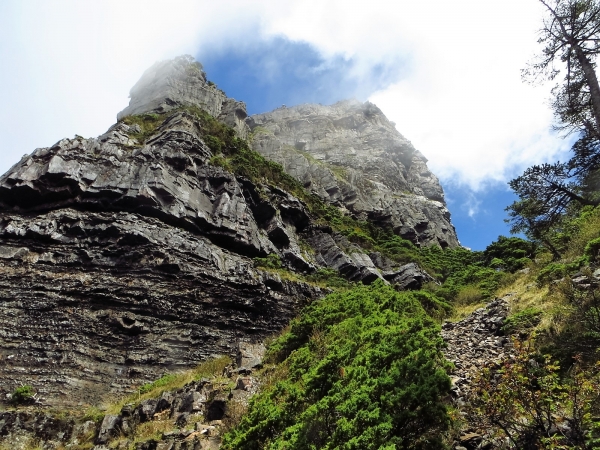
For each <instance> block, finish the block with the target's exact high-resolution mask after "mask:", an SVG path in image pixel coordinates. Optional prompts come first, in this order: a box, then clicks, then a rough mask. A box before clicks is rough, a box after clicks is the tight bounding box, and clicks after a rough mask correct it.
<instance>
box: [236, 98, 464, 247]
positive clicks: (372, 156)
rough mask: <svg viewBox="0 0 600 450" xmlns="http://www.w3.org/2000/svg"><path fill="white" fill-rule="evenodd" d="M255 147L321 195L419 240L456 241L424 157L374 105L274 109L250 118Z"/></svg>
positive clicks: (352, 102) (448, 243)
mask: <svg viewBox="0 0 600 450" xmlns="http://www.w3.org/2000/svg"><path fill="white" fill-rule="evenodd" d="M247 123H248V125H249V126H250V129H251V130H252V146H253V148H254V149H255V150H256V151H258V152H259V153H261V154H263V155H264V156H266V157H268V158H270V159H272V160H274V161H277V162H278V163H280V164H282V165H283V166H284V167H285V170H286V171H287V172H288V173H290V174H291V175H293V176H294V177H296V178H297V179H298V180H299V181H301V182H302V183H303V184H304V185H305V186H306V187H307V188H308V189H310V190H311V191H312V192H314V193H316V194H317V195H319V196H320V197H321V198H323V199H325V200H327V201H329V202H331V203H333V204H335V205H338V206H340V207H342V208H344V209H347V210H348V211H350V212H351V213H352V214H353V215H355V216H356V217H357V218H359V219H362V220H368V221H371V222H373V223H375V224H377V225H379V226H383V227H388V228H391V229H393V231H394V233H395V234H398V235H400V236H402V237H403V238H405V239H408V240H410V241H412V242H413V243H415V244H418V245H439V246H441V247H442V248H445V247H456V246H458V245H459V242H458V239H457V237H456V232H455V230H454V227H453V226H452V224H451V222H450V213H449V212H448V209H447V208H446V205H445V201H444V192H443V190H442V187H441V186H440V184H439V181H438V179H437V177H436V176H435V175H433V174H432V173H431V172H430V171H429V169H428V168H427V164H426V163H427V159H426V158H425V157H424V156H423V155H422V154H421V153H420V152H419V151H418V150H416V149H415V148H414V147H413V146H412V144H411V143H410V141H408V140H407V139H406V138H405V137H403V136H402V135H401V134H400V133H398V131H397V130H396V128H395V125H394V124H393V123H392V122H390V121H389V120H388V119H387V118H386V117H385V115H384V114H383V113H382V112H381V110H380V109H379V108H377V106H375V105H374V104H372V103H369V102H366V103H361V102H358V101H356V100H347V101H342V102H339V103H336V104H334V105H331V106H322V105H311V104H307V105H300V106H295V107H291V108H286V107H282V108H278V109H276V110H275V111H272V112H270V113H265V114H258V115H254V116H251V117H249V118H248V119H247Z"/></svg>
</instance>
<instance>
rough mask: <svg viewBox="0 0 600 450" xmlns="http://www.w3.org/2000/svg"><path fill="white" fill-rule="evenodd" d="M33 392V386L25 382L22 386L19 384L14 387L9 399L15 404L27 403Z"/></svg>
mask: <svg viewBox="0 0 600 450" xmlns="http://www.w3.org/2000/svg"><path fill="white" fill-rule="evenodd" d="M34 394H35V392H34V391H33V387H32V386H30V385H28V384H26V385H24V386H20V387H18V388H16V389H15V390H14V391H13V393H12V396H11V398H10V400H11V402H12V403H15V404H22V403H28V402H30V401H31V399H32V398H33V395H34Z"/></svg>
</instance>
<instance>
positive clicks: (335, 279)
mask: <svg viewBox="0 0 600 450" xmlns="http://www.w3.org/2000/svg"><path fill="white" fill-rule="evenodd" d="M306 280H307V281H310V282H312V283H317V284H323V285H325V286H327V287H330V288H349V287H350V286H351V285H352V284H351V283H350V282H349V281H348V280H346V279H345V278H343V277H341V276H340V273H339V272H338V271H337V270H334V269H326V268H324V269H319V270H317V271H316V272H315V273H312V274H310V275H307V276H306Z"/></svg>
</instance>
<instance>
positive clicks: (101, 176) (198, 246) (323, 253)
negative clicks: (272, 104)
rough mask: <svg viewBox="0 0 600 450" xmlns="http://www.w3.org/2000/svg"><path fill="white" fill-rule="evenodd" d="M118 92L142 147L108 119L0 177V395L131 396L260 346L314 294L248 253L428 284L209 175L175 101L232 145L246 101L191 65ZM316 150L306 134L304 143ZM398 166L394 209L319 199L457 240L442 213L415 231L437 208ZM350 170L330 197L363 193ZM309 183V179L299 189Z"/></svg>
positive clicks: (294, 207)
mask: <svg viewBox="0 0 600 450" xmlns="http://www.w3.org/2000/svg"><path fill="white" fill-rule="evenodd" d="M131 97H132V98H131V103H130V106H129V107H128V108H126V109H125V110H124V111H123V112H122V113H120V115H119V117H121V118H122V117H125V116H126V115H128V114H132V113H135V114H146V113H150V114H164V117H165V118H166V119H165V120H164V121H163V123H162V124H161V125H160V126H159V127H158V128H157V129H156V130H154V131H153V132H152V134H151V136H149V137H148V138H147V139H144V140H139V138H138V137H139V135H140V131H141V130H140V129H139V127H138V126H137V125H127V124H126V123H125V122H123V121H120V122H119V123H117V124H115V125H114V126H113V127H111V128H110V129H109V130H108V132H107V133H105V134H104V135H102V136H100V137H98V138H90V139H83V138H80V137H76V138H75V139H64V140H61V141H60V142H58V143H57V144H55V145H54V146H52V147H48V148H40V149H37V150H35V151H34V152H33V153H32V154H31V155H28V156H25V157H24V158H23V159H22V160H21V161H20V162H18V163H17V164H16V165H15V166H14V167H12V168H11V169H10V170H9V171H8V172H7V173H6V174H5V175H3V176H2V177H0V211H1V212H0V359H1V360H2V364H0V378H1V379H2V382H1V383H0V393H2V392H4V393H5V394H6V393H9V392H11V391H12V390H13V389H14V388H15V387H17V386H18V385H19V384H20V383H25V384H31V385H33V386H34V387H35V389H36V390H37V391H38V393H39V394H40V395H41V396H42V397H44V398H45V399H46V400H45V401H46V403H48V404H54V405H56V404H69V405H76V404H78V403H80V402H86V403H94V402H96V401H97V400H98V399H100V398H101V397H104V396H106V395H107V394H114V395H121V394H123V393H126V392H131V390H132V388H133V387H135V386H139V385H140V384H141V383H143V382H146V381H148V380H152V379H156V378H157V377H159V376H160V375H162V373H164V371H169V370H175V369H177V368H179V367H189V366H193V365H195V364H197V363H198V362H199V361H201V360H203V359H206V358H208V357H210V356H211V355H215V354H233V353H234V352H235V349H236V348H237V343H238V342H239V341H260V340H263V339H264V338H265V337H266V336H268V335H270V334H272V333H274V332H276V331H278V330H280V329H281V328H282V327H283V326H284V325H285V324H286V323H287V322H288V321H289V320H290V318H291V317H293V315H294V314H295V313H296V312H297V310H298V308H299V307H300V306H301V305H302V304H304V303H305V302H307V301H310V300H312V299H315V298H317V297H319V296H321V295H322V291H321V289H319V288H318V287H317V286H315V285H312V284H309V283H305V282H302V281H293V280H292V281H290V280H285V279H282V278H281V277H280V276H279V275H278V274H277V273H273V272H269V271H265V270H261V269H259V268H256V267H255V264H254V263H253V260H252V258H253V257H257V256H261V257H264V256H267V255H269V254H276V255H278V256H279V257H280V258H281V260H282V261H283V263H284V264H285V266H286V267H287V268H288V269H289V270H291V271H295V272H297V273H309V272H312V271H314V270H316V269H317V268H319V267H328V268H333V269H336V270H339V271H340V273H341V274H343V275H344V276H346V277H347V278H348V279H351V280H356V281H364V282H371V281H373V280H375V279H378V278H382V279H385V280H387V281H389V282H391V283H394V284H396V285H397V286H398V287H399V288H413V287H418V286H420V284H421V283H422V282H423V281H426V280H427V279H428V278H427V275H426V274H424V273H423V272H422V271H420V269H419V268H418V267H416V266H415V265H410V264H409V265H407V266H404V267H397V265H394V264H393V263H392V262H391V261H389V260H387V259H386V258H384V257H382V255H380V254H377V253H372V254H367V253H366V252H365V251H364V250H363V249H361V248H360V247H359V246H357V245H356V244H353V243H350V242H349V241H348V240H347V239H346V238H345V237H344V236H342V235H340V234H339V233H335V232H334V231H333V230H332V229H331V228H328V227H323V226H317V225H316V224H315V223H314V222H313V219H312V217H311V215H310V213H309V212H308V210H307V208H306V205H304V204H303V203H302V202H301V201H300V200H298V199H297V198H295V197H294V196H292V195H290V194H289V193H287V192H285V191H283V190H281V189H279V188H277V187H275V186H268V185H266V184H264V185H257V184H255V183H253V182H251V181H249V180H247V179H244V178H242V177H238V176H235V175H234V174H232V173H230V172H227V171H226V170H224V169H223V168H221V167H217V166H214V165H212V164H211V158H212V156H213V152H212V151H211V149H210V148H209V147H208V146H207V145H206V143H205V141H204V140H203V129H202V126H201V124H200V122H199V121H198V120H197V119H196V118H195V116H194V115H193V114H191V113H190V112H189V111H186V110H185V108H182V106H193V107H199V108H202V109H205V110H207V111H208V112H209V113H211V114H212V115H214V116H215V117H217V118H219V119H220V120H222V121H224V122H225V123H228V124H229V125H230V126H232V127H233V128H234V129H235V130H236V133H237V134H238V136H245V135H246V134H247V133H248V126H247V125H246V123H245V122H244V121H243V118H244V117H245V106H244V104H243V103H241V102H237V101H235V100H233V99H228V98H226V97H225V96H224V94H223V93H222V91H220V90H218V89H217V88H216V87H215V86H214V85H212V84H210V83H209V82H208V81H207V80H206V76H205V75H204V73H203V72H202V70H201V66H199V65H198V64H197V63H195V62H193V61H192V60H190V59H189V58H185V57H184V58H177V59H175V60H173V61H167V62H161V63H157V65H155V66H153V68H151V69H149V71H148V72H146V74H144V76H143V77H142V79H141V80H140V82H139V83H138V84H136V86H135V87H134V89H132V95H131ZM348 105H349V106H348V108H350V109H352V108H354V109H356V108H358V109H357V111H363V109H364V108H365V106H364V105H363V106H361V105H357V104H355V103H349V104H348ZM367 106H368V105H367ZM368 107H369V108H371V107H370V106H368ZM331 108H334V109H335V108H339V107H331ZM344 108H346V107H344ZM361 108H363V109H361ZM354 109H352V110H354ZM240 111H241V112H240ZM357 114H359V113H357ZM360 114H362V115H363V116H364V114H363V112H360ZM380 116H381V117H380ZM374 117H378V118H377V121H383V120H384V118H382V117H383V116H382V115H379V113H376V114H374ZM357 120H358V119H357ZM386 120H387V119H386ZM263 122H264V125H265V128H267V127H271V126H274V125H273V123H274V122H269V121H268V120H267V119H264V120H263ZM267 122H268V123H267ZM257 123H258V119H257V118H256V117H255V118H254V119H253V120H252V121H250V124H251V125H252V127H253V128H254V131H255V133H254V143H255V146H256V148H258V147H259V144H260V142H263V143H264V144H265V145H264V147H265V148H267V147H268V145H271V144H268V143H269V142H272V143H273V142H275V141H274V140H273V139H272V138H271V137H270V134H268V133H264V136H263V138H261V136H262V135H261V133H257V132H256V131H258V130H257V126H258V125H257ZM373 123H374V122H373ZM382 123H383V122H382ZM369 124H371V122H369ZM357 126H359V125H357ZM386 126H387V125H386ZM390 126H391V125H390ZM368 127H371V125H368V126H367V128H368ZM347 128H348V127H346V128H344V129H347ZM371 128H372V127H371ZM388 128H389V126H388ZM386 130H387V131H385V133H388V132H389V130H388V129H387V128H386ZM372 134H373V136H374V137H373V139H374V140H373V141H372V143H371V144H370V145H371V146H375V145H376V136H375V135H376V133H375V130H374V129H372ZM136 136H138V137H136ZM269 139H270V140H269ZM348 139H349V138H348ZM382 139H383V142H387V141H388V140H389V139H388V138H387V137H384V138H382ZM403 142H404V141H403ZM267 144H268V145H267ZM405 144H406V145H407V146H409V144H407V143H405ZM273 145H275V144H273ZM382 145H383V144H382ZM386 145H387V144H386ZM317 147H318V139H316V138H315V140H314V141H311V144H310V145H308V144H307V148H309V149H311V148H317ZM355 147H358V144H356V145H355ZM407 148H409V150H410V149H412V147H410V146H409V147H407ZM386 149H387V147H386ZM409 150H406V152H408V153H406V152H405V153H406V154H409V153H410V152H412V150H410V151H409ZM261 151H262V150H261ZM361 152H362V153H361V154H364V155H363V156H364V158H366V159H365V161H366V160H368V155H367V153H368V152H367V150H366V149H363V150H361ZM389 152H390V150H389V149H387V150H382V151H381V152H380V153H381V154H386V155H387V154H388V153H389ZM357 153H358V151H357ZM401 153H402V152H400V153H398V154H399V155H400V154H401ZM402 154H404V153H402ZM410 154H411V155H412V156H411V158H412V159H411V161H413V163H412V165H410V167H421V168H422V170H421V172H420V173H422V174H425V173H426V172H425V169H423V167H424V160H423V159H422V157H421V156H419V154H418V153H416V151H415V152H412V153H410ZM337 155H338V157H339V158H341V153H339V151H338V153H337ZM363 156H361V157H360V158H363ZM398 157H400V156H398ZM364 158H363V159H364ZM378 158H383V156H381V157H378ZM386 158H387V156H386ZM384 159H385V158H384ZM340 162H341V159H340ZM381 162H382V161H381V160H380V159H376V160H375V161H374V164H381ZM361 164H362V163H361ZM402 164H404V163H402ZM314 167H316V165H314ZM397 167H400V166H399V165H397ZM405 167H409V166H407V165H405ZM327 170H330V169H327ZM407 170H408V172H406V173H407V174H408V175H406V176H405V177H404V181H402V180H400V181H399V182H398V183H399V184H398V185H397V186H396V185H393V186H392V187H390V186H391V185H390V183H391V182H390V181H386V182H387V183H388V185H390V186H388V185H385V186H386V187H385V188H383V187H382V188H381V192H382V196H383V197H382V201H381V202H380V203H378V204H379V205H388V206H389V204H392V205H396V206H394V208H396V209H393V210H392V209H390V210H385V208H384V206H381V208H380V207H379V206H378V207H373V208H372V209H371V210H369V208H368V205H369V204H370V203H369V202H370V199H372V198H374V197H368V196H367V195H366V194H365V193H364V192H366V191H360V190H356V201H355V202H354V203H351V202H350V201H349V200H348V198H350V197H351V196H350V197H348V196H346V197H344V198H342V197H340V198H338V197H336V196H335V195H334V194H333V192H334V191H333V190H331V189H330V191H331V193H328V194H327V195H328V196H329V200H331V201H332V202H334V203H336V204H337V205H339V206H344V207H346V208H347V209H349V210H351V211H352V212H353V213H355V214H357V215H360V214H363V213H364V214H366V218H369V219H371V220H374V218H376V217H378V221H379V222H380V223H387V222H385V220H384V219H383V217H384V216H385V215H386V214H387V215H388V216H389V220H388V219H386V220H388V222H389V223H390V224H392V225H394V224H395V223H396V222H394V221H398V220H399V221H403V222H402V223H403V224H404V225H403V226H408V227H409V228H410V227H412V228H411V229H412V230H414V231H415V232H416V233H417V234H416V235H415V240H416V241H417V242H420V243H435V242H439V243H440V245H443V246H446V245H450V246H452V245H456V243H457V241H456V239H455V235H454V230H453V228H452V226H451V224H450V223H449V222H448V221H447V220H446V219H444V220H442V221H441V222H439V224H437V225H431V224H430V223H429V222H428V221H427V220H429V219H428V216H426V213H425V211H426V207H427V208H432V209H431V210H432V211H437V212H438V213H440V214H442V215H443V214H447V211H446V212H444V211H445V208H444V206H443V204H442V203H440V202H439V200H440V199H441V198H442V197H441V195H442V192H441V188H439V185H437V184H436V183H437V181H435V179H434V178H431V177H430V176H429V175H427V176H426V177H425V175H423V176H424V177H425V178H427V179H428V180H430V181H429V182H428V183H425V184H424V185H423V186H424V187H423V188H422V189H423V191H422V192H421V191H417V184H416V181H414V180H415V179H416V178H415V177H416V175H415V173H416V172H415V173H413V172H414V171H413V172H411V170H412V169H410V170H409V169H407ZM415 170H416V169H415ZM348 173H351V174H352V176H351V177H350V176H349V177H348V178H347V180H350V181H347V182H343V181H340V182H339V187H340V192H350V191H351V190H352V189H353V186H354V187H356V186H358V185H359V184H360V176H361V172H360V171H359V169H358V168H357V169H355V168H353V167H350V166H349V169H348ZM365 173H366V172H365ZM369 173H370V172H369ZM411 173H413V175H410V174H411ZM427 173H428V172H427ZM296 175H297V174H296ZM409 175H410V176H409ZM407 176H408V179H410V180H413V181H410V182H408V181H406V180H407V178H406V177H407ZM411 177H412V178H411ZM372 178H373V179H374V176H373V177H372ZM432 180H433V181H432ZM434 181H435V182H434ZM373 182H374V181H373ZM365 183H367V184H368V183H372V182H371V181H369V180H366V181H365ZM404 183H407V184H406V186H407V188H410V189H412V191H411V193H410V194H406V195H405V197H406V198H407V200H406V201H404V200H403V202H404V203H402V202H400V203H399V202H396V201H395V200H393V198H394V195H396V194H393V193H390V192H392V188H393V189H396V188H399V187H401V186H404V185H405V184H404ZM411 183H412V184H411ZM321 185H322V184H321ZM318 186H320V185H319V184H318V183H316V182H315V183H312V182H311V189H312V188H314V189H315V191H318ZM436 186H437V187H436ZM393 192H399V191H393ZM321 194H322V192H321ZM423 194H425V195H423ZM373 195H374V194H373ZM397 195H398V196H399V197H401V198H404V197H402V195H404V194H402V193H401V192H399V193H398V194H397ZM426 195H430V196H432V198H433V197H435V198H437V199H438V200H435V199H428V198H427V197H426ZM361 202H362V203H361ZM386 202H387V203H386ZM390 202H391V203H390ZM411 202H413V203H414V204H415V205H418V207H416V208H417V209H415V210H414V211H416V213H418V214H420V215H419V216H418V218H416V219H414V220H416V222H415V225H414V226H413V225H406V224H411V223H413V222H414V220H413V219H411V217H412V216H410V217H409V216H402V215H401V212H402V211H406V213H407V214H409V213H410V214H412V212H411V211H412V210H411V209H410V207H409V206H410V205H412V204H413V203H411ZM361 204H362V205H366V206H361V208H363V209H362V210H361V209H360V208H359V206H357V205H361ZM401 204H402V205H405V206H403V207H405V208H406V209H405V210H402V209H401V208H400V206H398V205H401ZM406 205H409V206H406ZM386 207H387V206H386ZM382 208H383V209H382ZM414 211H413V212H414ZM394 214H395V215H394ZM432 214H434V213H432ZM432 217H434V216H432ZM435 217H437V216H435ZM410 220H413V222H410ZM417 222H418V223H417ZM398 223H399V222H398ZM418 224H421V225H418ZM417 225H418V226H417ZM419 227H421V228H419ZM396 228H397V227H396ZM419 229H420V230H421V231H419ZM436 230H437V231H436ZM436 233H437V234H436ZM444 233H445V234H444ZM405 234H406V233H405ZM452 236H454V240H453V239H452ZM302 243H304V244H307V245H309V246H310V248H311V251H310V252H307V251H304V250H302V249H301V244H302ZM0 397H2V396H0ZM0 400H1V398H0Z"/></svg>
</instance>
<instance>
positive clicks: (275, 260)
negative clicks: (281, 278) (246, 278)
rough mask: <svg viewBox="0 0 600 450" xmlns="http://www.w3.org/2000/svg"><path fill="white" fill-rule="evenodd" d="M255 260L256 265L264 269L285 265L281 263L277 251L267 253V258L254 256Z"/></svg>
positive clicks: (278, 267) (274, 268)
mask: <svg viewBox="0 0 600 450" xmlns="http://www.w3.org/2000/svg"><path fill="white" fill-rule="evenodd" d="M253 261H254V267H261V268H263V269H271V270H276V269H281V268H282V267H283V265H282V264H281V258H279V255H276V254H275V253H271V254H270V255H267V257H266V258H254V259H253Z"/></svg>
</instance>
